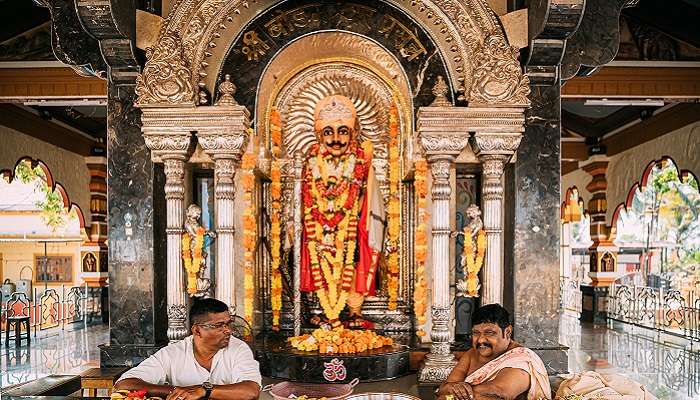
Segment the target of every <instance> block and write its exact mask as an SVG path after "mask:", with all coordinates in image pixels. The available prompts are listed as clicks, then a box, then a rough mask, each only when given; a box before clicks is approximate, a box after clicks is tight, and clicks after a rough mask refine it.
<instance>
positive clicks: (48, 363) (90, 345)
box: [0, 324, 109, 388]
mask: <svg viewBox="0 0 700 400" xmlns="http://www.w3.org/2000/svg"><path fill="white" fill-rule="evenodd" d="M107 342H109V326H108V325H106V324H97V325H88V326H87V327H84V326H83V325H75V326H73V327H67V328H66V329H65V330H60V329H49V330H46V331H39V332H37V334H36V336H33V335H32V342H31V346H29V347H28V346H27V345H26V344H24V345H23V346H21V347H14V342H13V341H11V343H10V347H6V346H5V342H4V337H3V342H2V348H1V349H0V367H1V368H0V371H2V374H1V375H0V387H1V388H6V387H10V386H13V385H16V384H18V383H24V382H28V381H31V380H34V379H38V378H41V377H43V376H46V375H52V374H79V373H80V372H82V371H83V370H85V369H88V368H94V367H99V366H100V352H99V349H98V348H97V346H98V345H100V344H102V343H107ZM23 343H26V342H23Z"/></svg>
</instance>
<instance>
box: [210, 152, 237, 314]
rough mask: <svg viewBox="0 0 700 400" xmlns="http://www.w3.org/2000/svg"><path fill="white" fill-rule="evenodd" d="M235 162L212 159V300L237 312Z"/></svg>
mask: <svg viewBox="0 0 700 400" xmlns="http://www.w3.org/2000/svg"><path fill="white" fill-rule="evenodd" d="M237 167H238V160H236V159H233V158H226V157H216V158H215V159H214V201H215V205H214V214H215V216H216V283H215V288H216V290H215V297H216V298H217V299H219V300H221V301H223V302H224V303H226V304H228V306H229V308H230V309H231V311H232V312H234V313H235V311H236V285H235V272H234V265H235V251H234V234H235V229H234V222H235V221H234V200H235V196H236V187H235V184H234V179H235V177H236V168H237Z"/></svg>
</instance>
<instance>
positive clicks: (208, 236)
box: [182, 204, 216, 297]
mask: <svg viewBox="0 0 700 400" xmlns="http://www.w3.org/2000/svg"><path fill="white" fill-rule="evenodd" d="M201 217H202V209H201V208H200V207H199V206H198V205H196V204H190V206H189V207H187V214H186V219H185V233H183V234H182V260H183V261H184V267H185V270H186V271H187V293H188V294H189V295H190V296H195V297H206V296H207V295H209V289H211V280H210V279H209V278H207V277H206V275H205V273H206V270H207V253H206V251H205V250H206V249H207V248H208V247H209V246H210V245H211V244H212V243H213V242H214V239H215V238H216V233H214V232H212V231H207V230H205V229H204V227H203V226H202V225H201V223H200V219H201Z"/></svg>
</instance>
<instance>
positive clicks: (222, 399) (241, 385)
mask: <svg viewBox="0 0 700 400" xmlns="http://www.w3.org/2000/svg"><path fill="white" fill-rule="evenodd" d="M259 395H260V385H259V384H258V382H255V381H242V382H238V383H233V384H230V385H214V389H212V391H211V395H209V398H210V399H211V400H253V399H257V398H258V396H259Z"/></svg>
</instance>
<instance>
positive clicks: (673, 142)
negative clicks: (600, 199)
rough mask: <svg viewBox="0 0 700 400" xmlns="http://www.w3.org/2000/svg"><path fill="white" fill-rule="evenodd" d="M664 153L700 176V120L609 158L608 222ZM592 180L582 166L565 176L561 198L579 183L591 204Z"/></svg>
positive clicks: (680, 166) (580, 191)
mask: <svg viewBox="0 0 700 400" xmlns="http://www.w3.org/2000/svg"><path fill="white" fill-rule="evenodd" d="M663 156H669V157H671V158H672V159H673V161H674V162H675V163H676V166H677V167H678V168H679V169H681V170H684V169H685V170H690V171H691V172H693V173H694V174H695V176H700V121H698V122H695V123H692V124H690V125H686V126H684V127H682V128H680V129H678V130H675V131H673V132H670V133H667V134H666V135H663V136H661V137H658V138H656V139H654V140H651V141H648V142H646V143H643V144H640V145H638V146H635V147H633V148H631V149H629V150H627V151H624V152H622V153H619V154H616V155H614V156H612V157H610V160H609V165H608V170H607V174H606V175H607V181H608V189H607V193H606V197H607V200H608V212H607V215H606V221H607V223H608V225H609V224H611V223H612V215H613V213H614V212H615V209H616V208H617V206H618V205H619V204H621V203H623V202H624V201H625V200H626V198H627V193H628V192H629V190H630V188H631V187H632V185H634V183H635V182H639V181H640V180H641V179H642V174H643V173H644V169H645V168H646V166H647V165H648V164H649V162H651V161H652V160H659V159H660V158H661V157H663ZM590 181H591V176H590V175H588V174H587V173H586V172H584V171H583V170H581V169H578V170H576V171H573V172H570V173H568V174H566V175H564V176H563V177H562V180H561V189H562V191H561V193H562V194H561V196H562V201H564V195H565V193H566V189H568V188H569V187H571V186H576V187H578V189H579V193H580V194H581V196H582V197H583V199H584V201H585V203H586V207H588V201H589V200H590V199H591V194H590V193H589V192H588V191H587V190H586V185H587V184H588V183H589V182H590Z"/></svg>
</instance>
